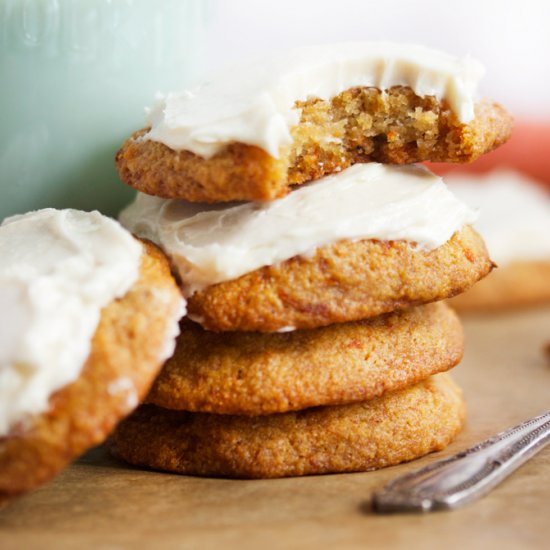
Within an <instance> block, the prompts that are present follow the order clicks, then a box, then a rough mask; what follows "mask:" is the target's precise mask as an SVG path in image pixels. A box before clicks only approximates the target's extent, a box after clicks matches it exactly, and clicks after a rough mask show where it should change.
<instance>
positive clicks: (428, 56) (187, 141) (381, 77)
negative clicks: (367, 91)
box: [140, 42, 484, 158]
mask: <svg viewBox="0 0 550 550" xmlns="http://www.w3.org/2000/svg"><path fill="white" fill-rule="evenodd" d="M483 73H484V69H483V67H482V65H481V64H480V63H479V62H477V61H475V60H473V59H471V58H469V57H465V58H457V57H453V56H451V55H448V54H446V53H443V52H440V51H437V50H431V49H428V48H425V47H423V46H417V45H411V44H397V43H384V42H371V43H369V42H359V43H340V44H332V45H323V46H316V47H308V48H301V49H297V50H290V51H284V52H280V53H278V54H273V55H271V56H269V57H265V58H262V59H257V60H255V61H252V62H249V63H248V64H244V65H241V66H237V67H230V68H228V69H227V70H225V71H222V72H221V73H220V74H219V75H218V76H216V77H214V78H212V79H211V80H210V81H208V82H205V83H204V84H201V85H198V86H197V87H195V88H193V89H189V90H184V91H181V92H177V93H169V94H167V95H165V96H159V97H158V98H157V102H156V104H155V105H154V106H153V108H152V109H150V110H149V111H148V116H147V124H148V125H149V126H150V130H149V132H148V133H147V134H145V136H143V137H142V138H140V139H148V140H153V141H158V142H161V143H164V144H165V145H167V146H168V147H170V148H171V149H174V150H188V151H192V152H193V153H195V154H197V155H200V156H202V157H206V158H208V157H211V156H212V155H214V154H215V153H217V152H218V151H220V150H221V149H223V148H224V147H225V146H226V145H227V144H229V143H231V142H242V143H246V144H250V145H256V146H258V147H260V148H262V149H264V150H265V151H267V152H268V153H269V154H270V155H271V156H273V157H276V158H278V157H279V154H280V149H281V147H283V146H285V145H288V144H289V143H291V142H292V138H291V134H290V129H291V128H292V126H294V125H295V124H297V123H298V121H299V118H300V112H299V110H298V109H296V108H295V107H294V104H295V102H296V101H297V100H305V99H307V98H308V97H318V98H321V99H329V98H331V97H333V96H335V95H337V94H339V93H340V92H342V91H344V90H346V89H348V88H351V87H354V86H373V87H376V88H380V89H382V90H384V89H387V88H390V87H392V86H398V85H399V86H409V87H410V88H412V89H413V90H414V92H415V93H416V94H417V95H420V96H425V95H429V96H435V97H436V98H438V99H440V100H441V99H445V100H447V102H448V103H449V105H450V107H451V109H452V110H453V111H454V112H455V113H456V115H457V117H458V118H459V120H460V121H462V122H468V121H470V120H472V118H473V117H474V100H475V94H476V89H477V84H478V81H479V80H480V78H481V76H482V75H483Z"/></svg>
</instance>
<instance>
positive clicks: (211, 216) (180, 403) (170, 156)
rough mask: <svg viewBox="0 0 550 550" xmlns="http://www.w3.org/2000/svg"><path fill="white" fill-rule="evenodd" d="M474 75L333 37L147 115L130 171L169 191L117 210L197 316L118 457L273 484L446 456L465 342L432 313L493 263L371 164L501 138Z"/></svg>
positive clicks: (457, 225)
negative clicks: (167, 264)
mask: <svg viewBox="0 0 550 550" xmlns="http://www.w3.org/2000/svg"><path fill="white" fill-rule="evenodd" d="M480 72H481V71H480V68H479V66H478V65H477V64H476V63H475V62H472V61H470V60H458V59H455V58H452V57H450V56H447V55H445V54H442V53H439V52H434V51H431V50H427V49H424V48H420V47H408V46H399V45H392V44H354V45H349V44H347V45H336V46H333V47H328V46H327V47H321V48H319V49H315V48H312V49H305V50H299V51H295V52H290V53H285V54H282V55H280V56H275V57H274V58H272V59H270V60H267V61H266V60H262V61H260V62H258V63H257V64H249V65H246V66H244V67H243V69H242V70H238V69H233V70H232V71H231V72H230V73H225V74H222V75H221V77H220V78H218V79H214V80H212V81H211V82H209V83H208V84H205V85H204V86H199V87H198V88H196V89H195V90H192V91H188V92H184V93H181V94H171V95H169V96H167V98H165V99H164V100H163V102H161V103H160V104H159V106H158V107H157V108H155V109H153V111H152V114H151V117H150V124H151V126H150V128H148V129H146V130H143V131H141V132H139V133H138V134H136V135H134V136H133V137H131V138H130V139H129V140H128V141H127V142H126V143H125V144H124V145H123V147H122V149H121V150H120V151H119V154H118V155H117V166H118V169H119V173H120V175H121V178H122V179H123V181H125V182H126V183H128V184H130V185H132V186H134V187H136V188H137V189H138V190H141V191H145V192H146V193H149V194H150V195H157V196H148V195H144V194H139V195H138V197H137V199H136V201H135V202H134V203H133V204H132V205H130V206H129V207H128V208H127V209H126V210H125V211H124V212H123V213H122V214H121V218H120V219H121V222H122V223H123V225H125V226H126V227H127V228H128V229H130V230H131V231H133V232H134V233H136V234H137V235H139V236H142V237H145V238H148V239H151V240H152V241H153V242H156V243H157V244H158V245H159V246H161V247H162V248H163V249H164V251H165V252H166V253H167V254H168V256H169V257H170V258H171V260H172V263H173V266H174V268H175V270H176V272H177V273H178V275H179V278H180V282H181V284H182V287H183V289H184V294H185V295H186V297H187V299H188V307H189V317H190V320H189V321H185V323H183V324H182V326H181V328H182V333H181V335H180V337H179V340H178V344H177V347H176V353H175V355H174V356H173V357H172V358H171V359H170V360H169V361H168V362H167V364H166V365H165V367H164V369H163V370H162V372H161V374H160V376H159V377H158V379H157V380H156V382H155V384H154V387H153V389H152V391H151V393H150V394H149V396H148V397H147V402H148V404H146V405H143V406H142V407H141V408H139V409H138V411H137V412H136V413H135V414H134V415H132V416H131V417H129V418H128V419H127V420H125V421H123V422H122V423H121V424H120V426H119V427H118V429H117V430H116V431H115V433H114V434H113V436H112V438H111V440H110V449H111V451H112V452H113V453H114V454H115V455H116V456H118V457H120V458H122V459H125V460H127V461H128V462H131V463H133V464H138V465H143V466H148V467H153V468H158V469H164V470H169V471H174V472H180V473H189V474H196V475H212V476H229V477H280V476H291V475H305V474H315V473H330V472H346V471H361V470H368V469H372V468H378V467H382V466H387V465H390V464H396V463H398V462H402V461H404V460H410V459H413V458H416V457H418V456H421V455H423V454H425V453H428V452H430V451H434V450H438V449H441V448H443V447H444V446H445V445H447V444H448V443H449V441H450V440H451V439H452V438H453V437H454V435H455V434H456V433H457V432H458V431H459V429H460V427H461V426H462V422H463V418H464V404H463V402H462V398H461V394H460V390H459V389H458V388H457V387H456V386H455V385H454V383H453V382H452V381H451V380H450V379H449V378H448V376H447V375H446V374H444V373H443V371H446V370H448V369H450V368H452V367H454V366H455V365H456V364H457V363H458V362H459V361H460V358H461V355H462V351H463V343H462V332H461V327H460V324H459V323H458V321H457V319H456V317H455V315H454V314H453V313H452V312H451V311H450V310H449V309H448V308H447V306H445V305H443V304H430V302H434V301H437V300H442V299H445V298H448V297H451V296H454V295H456V294H459V293H461V292H463V291H465V290H466V289H468V288H469V287H471V286H472V285H473V284H474V283H475V282H476V281H478V280H479V279H481V278H483V277H484V276H485V275H487V274H488V273H489V272H490V271H491V269H492V267H493V264H492V262H491V260H490V259H489V257H488V255H487V251H486V249H485V246H484V244H483V241H482V240H481V238H480V237H479V235H478V234H477V233H476V232H475V231H474V230H473V229H472V228H471V227H470V224H471V223H472V222H473V221H474V220H475V215H474V213H473V212H472V211H471V210H469V209H468V208H467V207H466V206H465V205H464V204H462V203H461V202H460V201H458V200H457V199H456V198H455V197H454V196H453V195H452V194H451V193H450V192H449V191H448V189H447V188H446V187H445V184H444V183H443V181H442V180H441V179H440V178H438V177H437V176H435V175H433V174H431V173H430V172H429V171H427V170H426V169H424V168H422V167H415V166H403V167H399V166H392V165H390V164H380V163H377V162H369V161H383V162H385V163H395V164H402V163H406V162H412V161H418V160H447V161H464V160H471V159H472V158H475V157H476V156H478V155H480V154H483V153H484V152H487V151H489V150H491V149H492V148H494V147H496V146H498V145H499V144H500V143H502V142H504V141H505V140H506V139H507V138H508V136H509V134H510V129H511V120H510V117H509V116H508V115H507V114H506V112H505V111H504V110H503V109H502V108H501V107H500V106H498V105H496V104H490V103H487V102H476V101H474V99H473V94H474V92H475V87H476V84H477V79H478V78H479V75H480ZM222 100H223V103H222ZM351 165H353V166H351ZM308 181H311V183H309V184H308V185H300V186H299V187H296V188H294V189H291V187H290V186H292V185H297V184H303V183H306V182H308ZM274 198H278V200H275V201H273V202H268V203H258V202H243V203H226V204H224V203H221V202H219V201H227V200H241V201H254V200H258V199H261V200H265V199H274ZM193 201H206V202H214V203H215V204H210V205H207V204H201V203H194V202H193ZM423 304H427V305H423ZM199 325H202V327H200V326H199ZM438 373H439V374H438Z"/></svg>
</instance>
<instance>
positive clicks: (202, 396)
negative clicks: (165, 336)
mask: <svg viewBox="0 0 550 550" xmlns="http://www.w3.org/2000/svg"><path fill="white" fill-rule="evenodd" d="M463 348H464V345H463V333H462V327H461V324H460V322H459V320H458V318H457V316H456V315H455V314H454V313H453V312H452V311H451V310H450V308H449V307H447V306H446V305H445V304H444V303H443V302H439V303H435V304H428V305H425V306H419V307H417V308H412V309H408V310H405V311H402V312H397V313H393V314H387V315H383V316H380V317H375V318H374V319H371V320H368V321H356V322H352V323H342V324H336V325H331V326H328V327H323V328H318V329H313V330H300V331H295V332H287V333H270V334H258V333H247V332H228V333H215V332H210V331H205V330H204V329H202V328H200V327H199V326H198V325H196V324H194V323H191V322H185V323H183V324H182V331H181V334H180V336H179V338H178V343H177V346H176V352H175V353H174V355H173V357H172V358H171V359H170V360H168V362H167V363H166V364H165V365H164V367H163V369H162V371H161V373H160V375H159V376H158V377H157V379H156V380H155V383H154V384H153V387H152V389H151V392H150V393H149V395H148V397H147V399H146V401H147V402H149V403H153V404H155V405H158V406H160V407H164V408H168V409H178V410H187V411H195V412H209V413H216V414H239V415H265V414H273V413H281V412H287V411H291V410H299V409H305V408H308V407H315V406H319V405H342V404H347V403H353V402H358V401H367V400H369V399H372V398H373V397H377V396H379V395H382V394H384V393H387V392H391V391H395V390H397V389H401V388H403V387H407V386H410V385H412V384H415V383H416V382H418V381H420V380H423V379H425V378H427V377H428V376H430V375H432V374H436V373H438V372H442V371H445V370H447V369H450V368H452V367H454V366H455V365H456V364H457V363H458V362H459V361H460V360H461V358H462V353H463Z"/></svg>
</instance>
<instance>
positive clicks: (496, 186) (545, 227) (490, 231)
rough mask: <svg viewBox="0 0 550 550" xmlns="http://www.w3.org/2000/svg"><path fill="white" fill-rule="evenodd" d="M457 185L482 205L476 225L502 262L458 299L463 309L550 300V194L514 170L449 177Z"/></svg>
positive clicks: (454, 187) (457, 189)
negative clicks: (483, 174)
mask: <svg viewBox="0 0 550 550" xmlns="http://www.w3.org/2000/svg"><path fill="white" fill-rule="evenodd" d="M446 179H448V181H449V183H450V186H451V189H452V190H453V192H454V193H455V194H457V195H458V196H459V197H461V198H462V199H463V200H464V201H465V202H467V203H468V204H469V205H470V206H472V207H475V208H479V209H480V218H479V220H478V221H477V222H476V227H477V228H478V229H479V231H480V232H481V234H482V235H483V236H484V238H485V241H486V243H487V247H488V249H489V252H490V253H491V257H492V258H493V259H494V260H495V262H496V264H497V265H498V269H497V270H495V271H494V272H493V273H492V274H491V276H490V277H488V278H487V279H485V280H484V281H482V282H481V283H480V284H479V285H476V286H475V287H474V288H472V289H471V290H469V291H468V292H466V293H465V294H463V295H461V296H459V297H456V298H454V299H453V300H452V305H453V307H455V308H456V309H459V310H460V311H494V310H500V309H506V308H518V307H527V306H535V305H540V304H550V194H549V193H548V192H547V191H546V190H545V189H544V188H543V187H542V186H541V185H538V184H537V182H535V181H533V180H531V179H529V178H527V177H526V176H524V175H522V174H520V173H516V172H512V171H503V170H502V171H495V172H493V173H491V174H489V175H485V176H480V175H478V176H474V175H471V176H467V175H449V176H448V177H447V178H446Z"/></svg>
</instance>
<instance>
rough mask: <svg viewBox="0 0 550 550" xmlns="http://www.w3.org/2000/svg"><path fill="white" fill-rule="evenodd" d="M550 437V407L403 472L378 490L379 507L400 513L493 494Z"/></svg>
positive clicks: (376, 507) (455, 504)
mask: <svg viewBox="0 0 550 550" xmlns="http://www.w3.org/2000/svg"><path fill="white" fill-rule="evenodd" d="M549 442H550V411H548V412H546V413H544V414H542V415H540V416H537V417H535V418H532V419H530V420H527V421H525V422H523V423H521V424H518V425H517V426H514V427H513V428H510V429H508V430H506V431H504V432H501V433H499V434H497V435H495V436H493V437H491V438H489V439H487V440H485V441H483V442H481V443H478V444H477V445H475V446H474V447H471V448H469V449H467V450H465V451H462V452H460V453H458V454H456V455H454V456H452V457H450V458H446V459H443V460H439V461H437V462H433V463H432V464H429V465H428V466H425V467H423V468H420V469H418V470H414V471H413V472H410V473H407V474H405V475H403V476H400V477H398V478H397V479H395V480H393V481H391V482H390V483H388V484H387V485H385V486H384V487H383V488H382V489H381V490H379V491H377V492H375V493H374V495H373V507H374V510H375V511H377V512H379V513H395V512H431V511H434V510H441V509H449V508H456V507H458V506H461V505H462V504H466V503H468V502H471V501H473V500H475V499H477V498H479V497H481V496H483V495H485V494H487V493H488V492H489V491H490V490H491V489H493V488H494V487H495V486H496V485H498V484H499V483H500V482H501V481H502V480H503V479H505V478H506V477H507V476H508V475H510V474H511V473H512V472H513V471H514V470H516V469H517V468H519V466H521V465H522V464H523V463H524V462H526V461H527V460H529V458H531V457H532V456H533V455H535V454H536V453H537V452H538V451H540V450H541V449H542V448H543V447H544V446H545V445H546V444H547V443H549Z"/></svg>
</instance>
